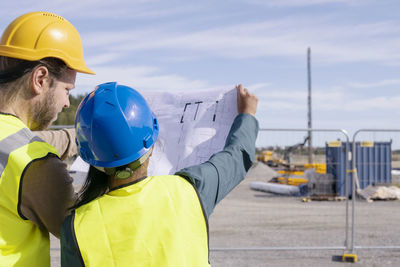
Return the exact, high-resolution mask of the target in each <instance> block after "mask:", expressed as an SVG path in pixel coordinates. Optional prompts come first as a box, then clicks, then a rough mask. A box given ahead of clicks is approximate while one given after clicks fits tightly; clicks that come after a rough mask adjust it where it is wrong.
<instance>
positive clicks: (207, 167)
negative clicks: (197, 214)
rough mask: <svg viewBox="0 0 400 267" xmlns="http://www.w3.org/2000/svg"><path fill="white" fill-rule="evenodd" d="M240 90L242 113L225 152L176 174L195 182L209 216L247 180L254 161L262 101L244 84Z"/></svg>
mask: <svg viewBox="0 0 400 267" xmlns="http://www.w3.org/2000/svg"><path fill="white" fill-rule="evenodd" d="M237 90H238V113H239V114H238V115H237V117H236V118H235V120H234V122H233V124H232V126H231V129H230V131H229V134H228V136H227V138H226V142H225V147H224V149H223V150H222V151H221V152H218V153H216V154H214V155H213V156H211V158H210V159H209V160H208V161H206V162H205V163H203V164H200V165H196V166H191V167H188V168H184V169H182V170H180V171H179V172H177V173H176V174H177V175H180V176H184V177H187V178H188V179H190V180H191V181H192V182H193V183H194V185H195V187H196V189H197V190H198V192H199V195H200V198H201V200H202V202H203V206H204V208H205V210H206V213H207V216H209V215H210V214H211V213H212V211H213V210H214V208H215V206H216V205H217V204H218V202H220V201H221V200H222V199H223V198H224V197H226V196H227V195H228V194H229V192H231V191H232V189H233V188H235V187H236V186H237V185H238V184H239V183H240V182H241V181H242V180H243V179H244V177H245V176H246V173H247V171H248V170H249V168H250V167H251V166H252V164H253V162H254V157H255V141H256V138H257V133H258V122H257V120H256V119H255V117H254V115H255V113H256V111H257V103H258V99H257V97H256V96H254V95H253V94H251V93H249V91H248V90H247V89H245V88H243V86H242V85H238V86H237Z"/></svg>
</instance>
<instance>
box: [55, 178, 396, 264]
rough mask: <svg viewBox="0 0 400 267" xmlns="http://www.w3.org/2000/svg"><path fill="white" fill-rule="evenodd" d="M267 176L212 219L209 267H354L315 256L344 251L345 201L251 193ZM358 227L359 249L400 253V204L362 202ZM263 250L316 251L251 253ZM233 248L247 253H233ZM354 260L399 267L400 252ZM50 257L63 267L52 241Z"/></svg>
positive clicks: (240, 190)
mask: <svg viewBox="0 0 400 267" xmlns="http://www.w3.org/2000/svg"><path fill="white" fill-rule="evenodd" d="M264 174H266V175H267V173H266V171H264V170H261V171H260V170H259V171H258V172H256V171H252V172H250V173H249V175H248V177H247V178H246V179H245V180H244V181H243V182H242V183H241V184H240V185H239V186H238V187H236V188H235V189H234V190H233V191H232V192H231V194H230V195H229V196H228V197H227V198H226V199H224V200H223V201H221V203H219V204H218V206H217V207H216V209H215V211H214V213H213V214H212V215H211V217H210V221H209V230H210V248H211V253H210V262H211V265H212V266H213V267H219V266H221V267H227V266H235V267H236V266H282V267H286V266H287V267H289V266H291V267H292V266H324V267H329V266H349V265H353V266H354V265H355V264H352V263H341V262H334V261H332V256H334V255H342V254H343V251H342V250H315V249H317V248H321V247H325V248H327V247H328V248H331V247H343V246H344V242H345V223H346V203H345V201H312V202H302V201H301V198H300V197H285V196H277V195H272V194H268V193H264V192H258V191H253V190H251V189H250V188H249V182H251V181H266V180H267V178H266V177H263V175H264ZM77 180H79V179H77ZM355 223H356V235H355V244H356V246H364V247H365V246H399V247H400V231H399V230H398V228H399V225H400V201H375V202H372V203H367V202H364V201H358V202H357V203H356V218H355ZM350 237H351V234H350ZM350 241H351V239H349V242H350ZM260 247H267V248H268V249H271V248H282V247H286V248H288V247H291V248H293V247H308V248H314V250H290V251H282V250H266V251H265V250H264V251H254V250H249V249H254V248H260ZM232 248H242V249H243V248H245V249H243V250H229V249H232ZM356 254H357V256H358V262H357V263H356V265H358V266H400V249H391V250H389V249H357V250H356ZM51 256H52V266H60V258H59V257H60V251H59V243H58V240H57V239H55V238H54V237H52V238H51Z"/></svg>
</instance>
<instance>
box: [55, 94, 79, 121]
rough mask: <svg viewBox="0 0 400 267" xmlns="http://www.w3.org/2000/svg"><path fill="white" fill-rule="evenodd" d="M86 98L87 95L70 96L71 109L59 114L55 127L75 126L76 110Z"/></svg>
mask: <svg viewBox="0 0 400 267" xmlns="http://www.w3.org/2000/svg"><path fill="white" fill-rule="evenodd" d="M85 96H86V95H77V96H73V95H70V97H69V102H70V107H69V108H65V109H63V111H62V112H60V113H59V114H58V118H57V120H56V121H55V122H54V123H53V125H73V124H74V123H75V113H76V110H77V109H78V106H79V103H81V101H82V99H83V98H84V97H85Z"/></svg>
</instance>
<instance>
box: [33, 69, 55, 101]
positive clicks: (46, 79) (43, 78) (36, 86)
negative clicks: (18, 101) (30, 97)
mask: <svg viewBox="0 0 400 267" xmlns="http://www.w3.org/2000/svg"><path fill="white" fill-rule="evenodd" d="M31 85H32V86H31V89H32V93H34V94H35V95H40V94H41V93H43V92H44V91H46V88H48V87H49V85H50V74H49V70H48V69H47V68H46V67H45V66H39V67H37V68H35V69H34V70H33V72H32V76H31Z"/></svg>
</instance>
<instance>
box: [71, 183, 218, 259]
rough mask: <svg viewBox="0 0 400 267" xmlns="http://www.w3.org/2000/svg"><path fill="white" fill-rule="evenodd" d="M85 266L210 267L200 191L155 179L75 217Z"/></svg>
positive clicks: (116, 193)
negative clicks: (198, 193) (198, 192)
mask: <svg viewBox="0 0 400 267" xmlns="http://www.w3.org/2000/svg"><path fill="white" fill-rule="evenodd" d="M73 227H74V233H75V238H76V241H77V245H78V247H79V251H80V253H81V256H82V259H83V262H84V264H85V266H157V267H159V266H178V267H179V266H188V267H189V266H190V267H195V266H202V267H203V266H210V265H209V261H208V254H209V250H208V226H207V219H206V215H205V212H204V210H203V208H202V204H201V201H200V199H199V196H198V195H197V193H196V190H195V188H194V187H193V185H192V184H190V183H189V182H188V181H187V180H185V179H184V178H182V177H180V176H174V175H166V176H151V177H147V178H146V179H143V180H140V181H137V182H136V183H134V184H132V185H129V186H126V187H122V188H119V189H116V190H113V191H111V192H109V193H107V194H106V195H103V196H102V197H100V198H97V199H96V200H93V201H92V202H90V203H88V204H85V205H83V206H81V207H79V208H78V209H76V211H75V217H74V221H73Z"/></svg>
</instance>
